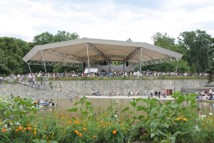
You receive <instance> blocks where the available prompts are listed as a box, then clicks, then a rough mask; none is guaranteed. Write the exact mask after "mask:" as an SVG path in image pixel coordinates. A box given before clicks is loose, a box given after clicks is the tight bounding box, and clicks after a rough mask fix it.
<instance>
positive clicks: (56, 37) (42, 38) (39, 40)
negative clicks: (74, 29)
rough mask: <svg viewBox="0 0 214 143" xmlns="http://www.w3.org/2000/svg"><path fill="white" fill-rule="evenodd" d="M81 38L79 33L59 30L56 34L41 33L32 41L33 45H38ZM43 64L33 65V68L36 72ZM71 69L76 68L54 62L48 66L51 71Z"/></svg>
mask: <svg viewBox="0 0 214 143" xmlns="http://www.w3.org/2000/svg"><path fill="white" fill-rule="evenodd" d="M77 38H79V35H78V34H77V33H70V32H66V31H60V30H59V31H58V32H57V33H56V34H51V33H49V32H44V33H41V34H39V35H36V36H35V37H34V39H33V42H32V43H31V46H32V47H34V46H36V45H43V44H48V43H53V42H61V41H68V40H74V39H77ZM41 68H42V66H37V65H36V66H32V70H33V71H35V72H39V71H41ZM42 69H43V68H42ZM69 69H70V71H71V70H73V69H76V68H72V67H71V68H68V67H63V66H62V65H58V64H54V65H53V66H52V67H47V70H48V71H51V72H53V71H54V72H63V71H69ZM77 70H79V69H77Z"/></svg>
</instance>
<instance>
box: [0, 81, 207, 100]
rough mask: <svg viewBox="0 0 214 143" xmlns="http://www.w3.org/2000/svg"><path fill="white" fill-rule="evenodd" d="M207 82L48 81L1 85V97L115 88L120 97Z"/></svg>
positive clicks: (50, 95)
mask: <svg viewBox="0 0 214 143" xmlns="http://www.w3.org/2000/svg"><path fill="white" fill-rule="evenodd" d="M206 82H207V80H90V81H89V80H86V81H82V80H81V81H52V82H50V81H47V82H46V83H44V84H43V85H39V84H40V83H39V84H38V85H39V87H30V85H27V86H24V85H21V84H1V85H0V96H8V95H10V94H13V95H16V96H22V97H37V98H41V97H46V98H59V97H70V96H73V95H77V94H79V95H91V94H92V93H93V92H95V91H100V92H101V93H102V95H109V93H110V91H111V89H112V88H113V89H114V91H115V92H118V93H119V94H120V95H127V94H128V91H129V90H131V91H132V92H135V91H139V92H140V94H144V91H145V90H147V91H149V90H151V89H152V90H154V91H155V90H161V89H172V90H173V91H180V90H182V89H183V88H201V87H204V86H205V85H206Z"/></svg>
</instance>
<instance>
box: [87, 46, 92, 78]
mask: <svg viewBox="0 0 214 143" xmlns="http://www.w3.org/2000/svg"><path fill="white" fill-rule="evenodd" d="M86 48H87V58H88V73H89V74H90V73H91V72H90V58H89V51H88V48H89V46H88V43H86Z"/></svg>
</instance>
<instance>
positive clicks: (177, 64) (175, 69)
mask: <svg viewBox="0 0 214 143" xmlns="http://www.w3.org/2000/svg"><path fill="white" fill-rule="evenodd" d="M176 61H177V64H176V69H175V71H176V72H177V71H178V62H179V61H178V59H176Z"/></svg>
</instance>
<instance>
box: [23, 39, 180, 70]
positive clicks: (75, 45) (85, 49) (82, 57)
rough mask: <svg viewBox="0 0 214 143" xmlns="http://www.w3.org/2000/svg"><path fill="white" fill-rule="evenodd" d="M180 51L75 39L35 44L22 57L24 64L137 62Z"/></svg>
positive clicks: (163, 58)
mask: <svg viewBox="0 0 214 143" xmlns="http://www.w3.org/2000/svg"><path fill="white" fill-rule="evenodd" d="M181 57H182V55H181V54H179V53H176V52H174V51H170V50H167V49H164V48H161V47H158V46H155V45H151V44H148V43H144V42H128V41H115V40H102V39H89V38H83V39H76V40H70V41H63V42H56V43H51V44H45V45H39V46H35V47H34V48H33V49H32V50H30V51H29V52H28V53H27V54H26V55H25V56H24V57H23V60H24V61H25V62H26V63H28V65H33V64H44V66H45V65H51V64H52V63H60V64H82V63H85V64H87V65H88V67H89V68H90V64H94V63H99V62H104V61H106V62H108V63H110V62H111V61H122V62H123V63H126V62H130V63H136V64H140V65H147V64H152V63H158V62H167V61H171V60H179V59H180V58H181Z"/></svg>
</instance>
